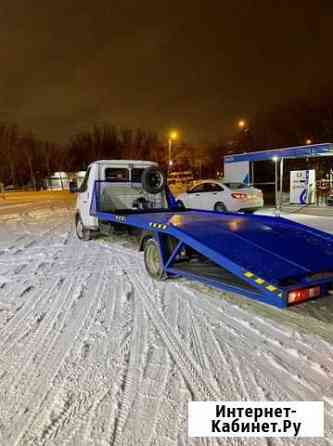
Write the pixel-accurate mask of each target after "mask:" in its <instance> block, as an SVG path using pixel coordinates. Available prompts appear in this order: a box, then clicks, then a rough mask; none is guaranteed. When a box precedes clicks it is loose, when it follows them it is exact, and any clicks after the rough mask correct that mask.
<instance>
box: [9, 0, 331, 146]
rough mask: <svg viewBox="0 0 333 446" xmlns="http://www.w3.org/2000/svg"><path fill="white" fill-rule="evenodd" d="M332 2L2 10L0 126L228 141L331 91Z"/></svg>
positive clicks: (189, 1) (102, 1) (43, 4)
mask: <svg viewBox="0 0 333 446" xmlns="http://www.w3.org/2000/svg"><path fill="white" fill-rule="evenodd" d="M332 11H333V2H332V1H318V0H317V1H314V0H312V1H305V0H304V1H297V0H292V1H291V0H289V1H285V0H266V1H265V0H263V1H247V0H242V1H241V0H227V1H223V0H220V1H215V0H214V1H213V0H211V1H209V0H206V1H195V0H180V1H178V2H174V1H169V0H164V1H161V0H154V1H153V0H152V1H150V0H149V1H145V0H140V1H139V0H138V1H134V0H133V1H127V0H119V1H114V0H107V1H106V0H99V1H98V0H95V1H92V0H91V1H86V0H80V1H76V0H74V1H70V0H52V1H47V0H43V1H41V0H32V1H31V0H30V1H27V0H2V1H1V5H0V18H1V31H0V36H1V44H0V55H1V56H0V58H1V59H0V60H1V63H0V94H1V95H0V100H1V103H0V119H1V120H3V119H6V120H8V121H15V122H17V123H18V124H19V125H20V126H22V127H23V128H29V129H30V128H31V129H32V130H33V131H35V132H36V133H37V134H38V135H40V136H41V137H43V138H51V139H53V140H55V141H64V140H66V139H67V138H68V137H69V136H70V135H72V134H73V133H74V132H76V131H78V130H80V129H84V128H87V127H90V126H91V125H92V124H93V123H95V122H96V123H100V122H112V123H114V124H116V125H120V126H129V127H138V126H141V127H144V128H147V129H156V130H158V131H159V132H160V134H161V135H162V134H164V133H165V132H166V131H167V129H168V128H173V127H175V128H178V129H180V130H181V131H182V133H183V136H184V138H185V139H186V140H187V141H192V142H204V141H212V140H217V139H220V138H224V137H227V136H228V135H230V134H232V133H233V132H234V131H235V130H236V124H235V123H236V122H237V120H238V119H239V118H241V117H245V118H251V116H253V114H254V113H255V112H256V111H260V110H267V109H269V107H271V106H272V104H274V103H278V102H283V101H286V100H288V98H293V97H295V96H304V95H305V96H309V95H312V94H314V93H316V91H317V90H318V89H320V87H321V86H324V85H327V84H329V83H330V82H332V81H333V69H332V68H333V47H332V23H333V22H332V15H333V14H332Z"/></svg>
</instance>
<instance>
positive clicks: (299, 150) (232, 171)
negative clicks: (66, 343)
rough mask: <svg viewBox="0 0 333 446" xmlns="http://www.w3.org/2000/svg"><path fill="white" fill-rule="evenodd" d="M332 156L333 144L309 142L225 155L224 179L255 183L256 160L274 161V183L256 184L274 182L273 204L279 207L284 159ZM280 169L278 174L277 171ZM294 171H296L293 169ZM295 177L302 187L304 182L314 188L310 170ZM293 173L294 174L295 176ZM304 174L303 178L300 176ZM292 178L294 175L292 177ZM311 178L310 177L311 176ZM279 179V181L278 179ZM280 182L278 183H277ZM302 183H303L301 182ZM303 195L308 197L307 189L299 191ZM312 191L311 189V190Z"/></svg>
mask: <svg viewBox="0 0 333 446" xmlns="http://www.w3.org/2000/svg"><path fill="white" fill-rule="evenodd" d="M328 156H333V144H332V143H324V144H311V145H310V144H309V145H305V146H296V147H286V148H283V149H272V150H262V151H256V152H248V153H241V154H235V155H226V156H225V157H224V180H225V181H228V182H242V183H245V184H249V185H250V184H252V185H253V184H255V182H254V169H253V165H254V163H255V162H256V161H266V160H272V161H274V162H275V181H274V183H257V184H275V205H276V207H277V208H281V205H282V192H283V170H284V168H283V165H284V160H286V159H296V158H315V157H328ZM278 171H280V174H279V173H278ZM295 172H296V171H295ZM295 175H296V177H297V178H298V179H299V180H300V183H302V187H303V186H304V184H305V183H306V188H307V189H314V188H315V176H314V175H313V183H314V185H312V184H310V182H309V178H310V177H311V175H310V171H298V173H297V174H296V173H295ZM295 175H294V176H295ZM302 175H304V176H305V177H304V178H305V179H304V178H303V177H302ZM301 177H302V178H301ZM293 178H294V177H293ZM311 178H312V177H311ZM279 180H280V181H279ZM278 183H280V184H278ZM303 183H304V184H303ZM301 192H302V193H301V195H300V196H301V198H302V197H303V195H304V196H305V195H306V196H307V197H310V196H312V197H313V196H314V195H313V193H312V195H311V194H310V191H309V190H305V191H304V190H303V191H301ZM312 192H313V190H312Z"/></svg>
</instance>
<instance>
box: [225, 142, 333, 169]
mask: <svg viewBox="0 0 333 446" xmlns="http://www.w3.org/2000/svg"><path fill="white" fill-rule="evenodd" d="M320 156H333V144H332V143H324V144H311V145H306V146H296V147H286V148H284V149H272V150H262V151H257V152H248V153H241V154H237V155H226V156H225V157H224V162H225V163H226V164H228V163H237V162H240V161H250V162H252V161H265V160H269V159H274V158H285V159H286V158H310V157H320Z"/></svg>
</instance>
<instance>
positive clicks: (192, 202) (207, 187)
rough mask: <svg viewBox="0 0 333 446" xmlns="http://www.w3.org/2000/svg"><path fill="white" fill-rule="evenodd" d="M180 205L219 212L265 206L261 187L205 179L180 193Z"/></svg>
mask: <svg viewBox="0 0 333 446" xmlns="http://www.w3.org/2000/svg"><path fill="white" fill-rule="evenodd" d="M177 201H178V203H179V205H181V206H184V207H186V208H190V209H206V210H214V211H217V212H229V211H231V212H238V211H242V212H255V211H257V210H258V209H261V208H262V207H263V206H264V199H263V193H262V191H261V190H260V189H256V188H254V187H252V186H248V185H247V184H244V183H236V182H234V183H233V182H226V183H224V182H222V181H220V180H203V181H200V182H198V183H196V184H195V186H193V187H191V188H190V189H188V190H187V192H185V193H182V194H180V195H178V197H177Z"/></svg>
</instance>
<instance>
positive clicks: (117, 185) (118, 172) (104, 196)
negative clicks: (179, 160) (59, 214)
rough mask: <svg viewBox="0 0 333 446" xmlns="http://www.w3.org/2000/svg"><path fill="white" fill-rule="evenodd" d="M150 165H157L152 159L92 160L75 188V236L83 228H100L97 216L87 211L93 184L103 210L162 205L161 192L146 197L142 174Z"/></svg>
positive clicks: (162, 197)
mask: <svg viewBox="0 0 333 446" xmlns="http://www.w3.org/2000/svg"><path fill="white" fill-rule="evenodd" d="M149 167H155V168H158V165H157V163H155V162H152V161H137V160H102V161H95V162H93V163H91V164H90V165H89V166H88V169H87V171H86V175H85V177H84V179H83V181H82V183H81V185H80V187H79V188H78V189H77V192H78V195H77V201H76V225H77V232H78V235H79V236H80V231H82V234H83V231H84V230H85V231H86V232H87V231H97V230H98V229H99V221H98V219H97V218H96V217H95V216H93V215H91V214H90V209H91V206H92V200H93V198H94V193H95V190H94V188H95V187H96V186H95V184H98V187H99V197H100V204H101V206H102V207H103V209H102V210H103V211H105V212H116V211H117V210H122V211H124V210H125V209H127V210H129V211H130V210H134V209H137V208H138V207H140V205H141V204H142V203H144V204H145V205H147V206H148V205H149V206H151V207H165V197H164V196H163V192H161V193H160V194H157V195H153V196H149V194H148V193H147V192H146V191H145V190H143V187H142V184H141V177H142V174H143V171H144V170H145V169H147V168H149ZM140 200H141V201H140ZM152 200H153V201H154V202H153V201H152ZM156 200H157V201H158V202H157V201H156ZM82 238H83V237H82Z"/></svg>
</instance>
